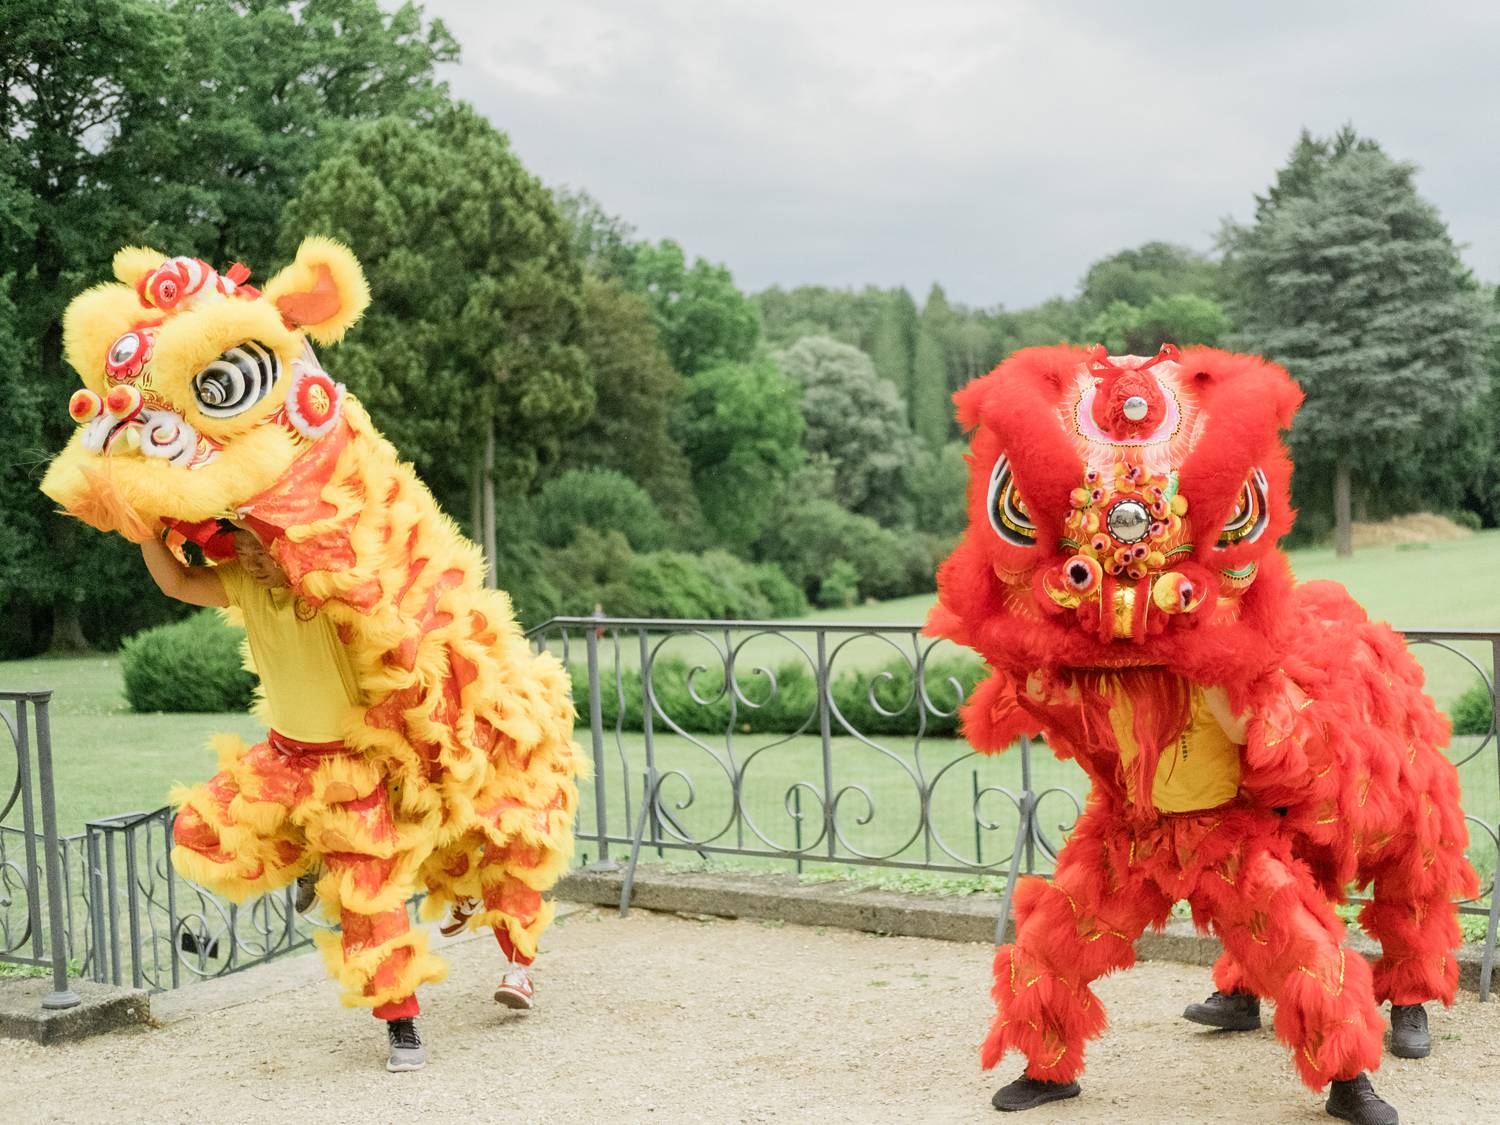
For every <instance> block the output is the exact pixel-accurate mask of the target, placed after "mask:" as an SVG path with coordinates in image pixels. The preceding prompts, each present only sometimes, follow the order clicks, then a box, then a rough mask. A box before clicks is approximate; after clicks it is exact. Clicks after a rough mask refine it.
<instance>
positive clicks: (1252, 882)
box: [1192, 824, 1384, 1090]
mask: <svg viewBox="0 0 1500 1125" xmlns="http://www.w3.org/2000/svg"><path fill="white" fill-rule="evenodd" d="M1239 847H1240V850H1239V852H1238V854H1237V855H1235V856H1234V857H1233V866H1234V867H1235V869H1236V870H1237V877H1236V878H1235V879H1234V880H1232V881H1231V880H1228V879H1224V878H1220V877H1219V873H1218V872H1217V871H1207V872H1205V873H1204V875H1203V877H1202V878H1201V879H1200V880H1199V881H1198V885H1197V887H1196V889H1195V890H1194V893H1193V895H1192V902H1193V908H1194V913H1195V915H1197V916H1199V917H1206V918H1207V920H1208V921H1209V922H1210V923H1211V924H1212V925H1213V928H1214V930H1215V932H1216V933H1217V934H1218V936H1219V939H1220V940H1221V941H1222V942H1223V943H1224V947H1225V949H1226V950H1227V951H1228V952H1229V953H1230V954H1231V955H1232V956H1233V957H1234V958H1235V959H1236V961H1237V962H1238V963H1239V966H1240V969H1241V971H1242V973H1243V979H1244V981H1245V983H1247V984H1248V985H1249V986H1250V988H1251V989H1252V990H1253V991H1255V992H1256V993H1258V994H1260V995H1263V996H1269V997H1272V998H1273V999H1274V1000H1275V1001H1276V1034H1277V1036H1278V1037H1279V1038H1280V1039H1281V1040H1282V1042H1284V1043H1286V1044H1287V1045H1288V1046H1290V1047H1291V1048H1292V1050H1293V1060H1294V1061H1295V1063H1296V1065H1297V1071H1298V1073H1299V1075H1300V1076H1301V1077H1302V1080H1303V1081H1304V1082H1306V1083H1307V1085H1309V1086H1311V1087H1312V1088H1313V1089H1315V1090H1317V1089H1321V1088H1322V1087H1323V1086H1325V1085H1326V1084H1327V1083H1328V1081H1329V1080H1330V1079H1334V1080H1350V1079H1354V1078H1356V1077H1357V1076H1359V1075H1360V1073H1361V1072H1362V1071H1365V1070H1373V1069H1375V1068H1376V1067H1377V1066H1379V1065H1380V1052H1381V1043H1380V1039H1381V1031H1382V1027H1383V1023H1384V1021H1383V1020H1382V1019H1381V1017H1380V1012H1379V1010H1378V1009H1377V1008H1376V1006H1375V1000H1374V996H1373V994H1372V993H1371V990H1370V969H1369V966H1368V965H1367V964H1366V963H1365V960H1364V958H1363V957H1361V956H1360V955H1359V954H1357V953H1351V952H1348V951H1347V950H1345V949H1344V948H1343V946H1342V942H1343V938H1344V926H1343V923H1342V922H1340V921H1339V919H1338V916H1337V915H1336V914H1335V913H1334V912H1333V909H1332V908H1331V907H1330V906H1329V904H1328V902H1327V900H1326V899H1325V898H1324V897H1323V894H1322V892H1321V891H1320V890H1319V888H1318V886H1317V884H1316V882H1315V881H1314V880H1313V878H1312V876H1311V875H1310V874H1309V872H1308V871H1307V869H1306V868H1305V867H1304V866H1303V865H1302V864H1300V863H1297V862H1295V861H1294V860H1293V859H1292V858H1291V854H1290V851H1289V850H1288V847H1287V845H1286V842H1285V841H1284V840H1282V839H1281V838H1279V837H1278V836H1277V835H1276V831H1275V825H1274V824H1267V825H1266V826H1265V829H1264V831H1263V832H1259V833H1252V834H1250V835H1249V836H1247V837H1246V838H1245V839H1244V841H1243V842H1242V843H1241V844H1240V846H1239Z"/></svg>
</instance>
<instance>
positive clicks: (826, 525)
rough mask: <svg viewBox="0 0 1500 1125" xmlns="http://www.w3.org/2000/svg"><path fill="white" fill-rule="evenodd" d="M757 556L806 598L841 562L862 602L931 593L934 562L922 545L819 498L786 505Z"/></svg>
mask: <svg viewBox="0 0 1500 1125" xmlns="http://www.w3.org/2000/svg"><path fill="white" fill-rule="evenodd" d="M760 554H761V557H762V558H764V559H766V560H767V561H768V562H773V563H776V564H777V565H778V566H780V567H781V569H782V571H783V572H785V574H786V576H787V577H788V578H790V579H791V580H792V581H793V582H795V583H797V585H799V586H801V587H802V589H803V590H804V591H805V592H806V593H807V594H808V595H809V596H812V595H815V594H816V593H817V590H818V587H819V585H821V583H822V581H823V577H824V575H826V574H827V573H828V572H829V568H830V567H832V566H833V564H834V563H835V562H837V561H838V560H840V559H842V560H843V561H844V562H847V563H848V564H849V565H850V566H852V567H853V568H854V570H855V572H856V573H857V574H858V575H859V580H860V581H859V585H860V592H861V593H862V594H864V595H865V596H866V597H870V598H880V599H882V600H884V599H886V598H900V597H905V596H906V595H908V594H916V593H921V592H923V591H926V590H931V589H933V588H934V577H933V576H934V573H935V571H936V562H935V560H934V559H933V557H932V556H931V554H930V553H929V550H928V547H927V543H926V541H925V540H924V539H922V538H921V537H919V536H914V535H909V534H908V535H901V534H897V533H896V532H894V531H889V530H887V529H886V528H883V527H881V526H880V525H879V524H878V523H876V522H875V521H874V520H872V519H870V518H869V517H868V516H861V515H856V514H855V513H853V512H849V511H845V510H844V509H843V508H841V507H840V506H839V505H838V504H837V503H835V502H834V501H833V500H828V499H823V498H813V499H806V500H802V501H801V502H793V503H791V504H789V505H788V508H787V510H786V511H785V512H783V513H782V514H781V516H780V517H779V518H778V519H777V520H776V522H775V523H774V524H773V525H772V527H771V528H770V530H768V531H767V532H766V534H765V535H764V536H763V537H762V538H761V541H760Z"/></svg>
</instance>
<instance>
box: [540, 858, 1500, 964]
mask: <svg viewBox="0 0 1500 1125" xmlns="http://www.w3.org/2000/svg"><path fill="white" fill-rule="evenodd" d="M623 882H624V872H623V871H621V870H608V869H597V868H596V869H585V870H580V871H573V872H570V873H569V874H568V875H567V876H566V877H565V878H564V879H563V880H562V881H561V882H560V883H558V885H557V890H556V895H557V897H558V898H560V899H566V900H569V901H572V902H583V903H589V904H592V905H595V906H607V907H617V906H618V905H619V903H620V890H621V888H622V886H623ZM630 902H631V906H633V907H639V908H640V909H642V910H658V911H663V912H667V913H676V914H703V915H712V916H717V917H722V918H764V919H767V920H772V921H781V922H792V923H794V924H796V925H800V926H836V927H838V928H839V929H845V930H862V931H864V932H865V933H872V934H894V935H897V936H900V937H919V938H935V939H938V940H942V941H973V942H985V943H992V942H993V941H994V940H995V919H996V916H997V915H998V914H999V910H1000V903H999V900H998V899H997V898H995V897H993V896H990V895H964V896H954V897H951V898H948V897H943V896H940V895H921V894H908V893H905V892H901V891H886V890H880V889H878V888H875V887H868V886H864V885H862V884H860V883H856V882H854V881H852V880H837V881H833V882H826V883H806V884H805V883H801V882H799V881H798V880H797V878H796V876H793V875H776V874H752V873H746V872H742V871H737V872H715V871H692V872H672V873H670V874H668V873H664V872H658V871H654V870H651V869H649V868H645V867H641V868H637V869H636V873H635V884H634V889H633V893H632V895H631V900H630ZM1014 933H1015V926H1014V923H1012V924H1011V925H1009V926H1008V927H1007V933H1006V938H1007V940H1009V939H1010V938H1011V937H1013V936H1014ZM1349 945H1350V947H1351V948H1352V949H1355V950H1358V951H1359V952H1360V953H1363V954H1365V955H1366V956H1368V957H1375V956H1378V955H1379V946H1377V945H1376V944H1375V943H1374V942H1372V941H1371V940H1370V939H1369V938H1367V937H1365V936H1364V935H1362V934H1354V935H1351V937H1350V941H1349ZM1135 951H1136V956H1137V957H1138V958H1139V959H1140V960H1142V961H1175V962H1178V963H1180V964H1184V965H1203V966H1209V965H1212V964H1213V963H1214V962H1215V961H1217V960H1218V959H1219V954H1220V953H1221V952H1223V947H1222V946H1220V945H1219V943H1218V942H1217V941H1215V940H1214V939H1213V938H1211V937H1207V936H1205V935H1203V934H1200V933H1198V931H1197V930H1195V929H1194V928H1193V925H1192V923H1191V922H1187V921H1179V920H1174V921H1172V922H1169V923H1168V924H1167V927H1166V929H1165V930H1163V931H1162V932H1161V933H1153V932H1150V931H1147V932H1146V933H1145V934H1143V935H1142V936H1141V938H1140V939H1139V940H1138V941H1137V942H1136V943H1135ZM1480 957H1481V949H1480V947H1479V946H1478V945H1477V944H1475V945H1465V946H1463V947H1462V948H1461V949H1460V950H1459V952H1458V958H1459V987H1460V988H1466V989H1468V990H1470V991H1471V992H1477V991H1478V990H1479V968H1480ZM1205 983H1206V982H1205Z"/></svg>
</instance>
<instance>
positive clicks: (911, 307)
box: [870, 288, 917, 421]
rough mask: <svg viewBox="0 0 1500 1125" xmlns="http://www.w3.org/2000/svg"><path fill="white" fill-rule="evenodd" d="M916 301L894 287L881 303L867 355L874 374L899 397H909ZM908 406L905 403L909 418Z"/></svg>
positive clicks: (906, 398)
mask: <svg viewBox="0 0 1500 1125" xmlns="http://www.w3.org/2000/svg"><path fill="white" fill-rule="evenodd" d="M916 332H917V305H916V302H915V301H913V300H912V299H911V294H910V293H908V292H907V291H906V290H905V289H904V288H903V289H894V290H892V291H891V292H890V293H888V294H886V297H885V300H884V301H883V302H882V304H881V309H880V317H879V319H878V320H876V322H875V334H874V338H873V339H872V341H871V343H870V359H871V361H872V362H873V363H874V364H875V374H877V375H879V376H880V377H881V378H882V379H884V380H885V381H886V382H888V383H890V384H891V385H892V386H894V387H895V388H896V390H897V392H898V393H899V394H900V395H901V401H902V402H904V403H908V404H909V403H910V401H911V370H912V351H913V348H914V347H915V344H916ZM909 420H910V407H909V405H908V421H909Z"/></svg>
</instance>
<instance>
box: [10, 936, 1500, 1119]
mask: <svg viewBox="0 0 1500 1125" xmlns="http://www.w3.org/2000/svg"><path fill="white" fill-rule="evenodd" d="M546 950H547V951H546V953H545V955H544V956H543V958H542V961H541V964H540V966H539V969H538V974H537V979H538V989H539V1000H540V1002H541V1006H540V1007H539V1008H538V1010H537V1011H535V1012H532V1013H530V1014H527V1015H519V1014H515V1013H510V1012H507V1011H505V1010H503V1009H501V1008H500V1007H499V1006H498V1005H496V1004H495V1003H494V1002H493V1001H492V1000H491V999H490V990H491V988H492V987H493V984H494V981H495V978H496V975H497V965H498V954H497V952H496V950H495V948H494V945H493V944H492V942H491V941H489V940H488V939H479V940H469V941H465V942H463V943H460V944H457V945H452V946H450V947H448V949H447V951H446V952H447V956H448V957H449V960H450V963H451V965H452V975H451V976H450V977H449V979H448V981H447V982H446V983H444V984H442V985H439V986H437V987H434V988H431V989H428V990H427V991H426V992H425V993H424V1001H425V1003H426V1006H427V1013H426V1015H425V1017H424V1019H423V1021H422V1027H423V1030H424V1032H425V1034H426V1036H427V1038H428V1040H429V1042H430V1045H431V1051H432V1061H431V1063H430V1064H429V1065H428V1067H427V1069H426V1070H425V1071H422V1072H419V1073H415V1074H401V1075H390V1074H387V1073H385V1071H384V1070H383V1069H382V1065H381V1064H382V1062H383V1059H384V1036H383V1035H382V1033H381V1029H380V1028H379V1027H378V1026H377V1025H376V1024H375V1022H374V1021H373V1020H372V1019H371V1018H370V1017H369V1016H368V1015H367V1014H366V1013H364V1012H356V1011H349V1010H347V1009H343V1008H340V1007H339V1006H338V1005H337V1002H336V1001H335V999H334V996H333V991H332V988H331V986H330V985H328V984H327V983H325V982H323V981H322V980H321V979H320V977H321V969H320V966H318V965H317V964H316V963H315V960H314V959H309V958H298V959H296V960H295V961H290V962H285V963H282V964H280V965H277V966H271V967H268V968H265V969H261V970H256V971H253V972H251V973H247V974H242V975H241V976H240V977H238V978H237V979H235V980H233V981H232V982H231V981H226V982H223V984H222V986H221V985H217V984H211V985H201V986H198V989H199V990H200V991H199V992H198V993H197V994H196V996H194V995H193V992H194V990H192V989H187V990H181V991H180V992H179V993H178V994H176V995H174V996H173V997H171V998H159V1000H158V1004H157V1008H158V1010H159V1012H160V1013H161V1014H162V1015H163V1018H164V1019H166V1020H168V1021H169V1022H168V1023H167V1025H166V1026H165V1027H163V1028H160V1029H157V1030H153V1031H143V1032H139V1033H130V1034H121V1035H114V1036H108V1037H104V1038H99V1039H94V1040H90V1041H86V1042H84V1043H80V1044H75V1045H71V1046H67V1047H56V1048H50V1049H44V1048H40V1047H36V1046H34V1045H31V1044H29V1043H19V1042H14V1041H5V1040H0V1046H3V1048H4V1056H3V1057H4V1059H5V1067H6V1071H7V1074H6V1079H7V1087H8V1090H7V1096H6V1100H5V1101H6V1104H5V1107H4V1111H3V1119H4V1121H5V1122H6V1125H11V1123H20V1122H32V1121H64V1122H91V1121H110V1122H125V1121H150V1122H200V1123H210V1122H212V1123H218V1122H246V1123H248V1122H256V1123H257V1125H258V1123H260V1122H280V1121H287V1122H298V1123H299V1125H314V1123H320V1122H351V1123H353V1122H357V1123H359V1125H376V1123H382V1125H383V1123H386V1122H403V1121H410V1122H427V1121H438V1122H455V1123H456V1122H469V1121H480V1120H485V1121H516V1120H521V1121H527V1120H532V1121H534V1120H541V1119H543V1118H544V1117H545V1118H546V1119H548V1120H551V1121H556V1122H563V1123H567V1122H596V1121H598V1122H637V1121H649V1122H677V1121H712V1122H724V1121H818V1122H826V1121H859V1122H871V1121H876V1120H891V1121H898V1122H908V1121H929V1122H966V1121H975V1122H980V1121H989V1122H998V1121H999V1120H1001V1119H1000V1118H999V1117H998V1116H997V1115H996V1114H995V1113H994V1111H993V1110H991V1109H990V1108H989V1097H990V1094H991V1093H992V1092H993V1091H994V1089H995V1088H996V1087H997V1086H999V1085H1001V1084H1003V1083H1004V1082H1006V1081H1009V1080H1010V1079H1011V1078H1013V1077H1014V1076H1015V1075H1016V1074H1018V1073H1019V1072H1020V1070H1021V1065H1022V1064H1021V1061H1020V1059H1019V1056H1011V1057H1010V1058H1008V1059H1006V1060H1004V1061H1003V1062H1002V1063H1001V1065H1000V1069H999V1070H998V1071H997V1072H995V1073H993V1074H985V1073H983V1072H982V1071H980V1069H979V1065H978V1061H977V1058H978V1052H977V1043H978V1041H979V1039H980V1038H981V1036H982V1035H983V1033H984V1031H985V1029H986V1027H987V1025H988V1020H989V1016H990V1012H991V1006H990V1001H989V999H988V996H987V989H988V978H989V961H990V956H991V951H990V949H989V948H988V947H985V946H980V945H962V944H956V943H952V942H940V941H924V940H920V939H915V938H881V937H874V936H870V935H866V934H856V933H849V932H845V931H838V930H823V929H811V928H804V927H797V926H783V925H779V924H777V923H765V922H752V921H742V922H730V921H722V920H713V921H703V920H696V919H687V918H681V917H673V916H666V915H653V914H649V913H645V912H641V911H637V912H636V913H635V914H633V915H632V916H631V917H630V918H629V919H627V920H623V921H622V920H620V919H619V918H616V917H614V916H613V915H611V914H600V913H597V912H594V911H591V910H582V911H578V912H575V913H573V914H571V915H570V916H568V917H566V918H564V919H562V920H561V921H560V922H559V924H558V925H557V926H556V928H555V929H554V930H553V931H552V932H551V934H550V935H549V937H548V940H547V942H546ZM1209 988H1210V986H1209V983H1208V976H1207V972H1206V971H1205V970H1201V969H1193V968H1187V967H1184V966H1179V965H1171V964H1165V963H1153V964H1143V965H1140V966H1138V967H1137V968H1135V969H1134V970H1132V971H1131V972H1129V973H1126V974H1123V975H1118V976H1115V977H1112V978H1110V979H1108V980H1105V981H1103V982H1101V983H1100V984H1099V986H1098V992H1099V995H1100V997H1101V998H1102V999H1103V1000H1104V1002H1105V1004H1106V1006H1107V1007H1108V1008H1109V1009H1110V1011H1111V1014H1112V1017H1113V1021H1114V1027H1113V1029H1112V1030H1111V1031H1110V1032H1108V1033H1106V1035H1105V1037H1104V1038H1103V1040H1101V1041H1100V1042H1098V1043H1097V1044H1096V1045H1095V1046H1094V1047H1093V1048H1092V1050H1091V1052H1090V1056H1089V1061H1090V1065H1089V1071H1088V1073H1087V1074H1086V1075H1085V1076H1084V1093H1083V1096H1082V1097H1080V1098H1078V1099H1076V1100H1074V1101H1071V1102H1065V1103H1062V1104H1061V1105H1060V1106H1057V1107H1047V1108H1044V1109H1041V1110H1036V1111H1033V1112H1031V1113H1028V1114H1025V1115H1023V1116H1022V1117H1021V1118H1019V1119H1020V1120H1023V1121H1025V1122H1026V1123H1027V1125H1049V1123H1053V1122H1070V1123H1075V1122H1076V1123H1089V1122H1111V1123H1116V1122H1121V1121H1129V1122H1141V1123H1145V1122H1173V1123H1177V1122H1210V1121H1212V1122H1252V1121H1253V1122H1307V1123H1309V1125H1312V1123H1316V1122H1320V1121H1321V1122H1327V1121H1331V1120H1332V1119H1331V1118H1328V1117H1327V1116H1325V1115H1324V1114H1323V1112H1322V1100H1321V1099H1320V1098H1319V1097H1317V1096H1316V1095H1314V1094H1312V1093H1311V1092H1310V1091H1308V1090H1307V1089H1305V1088H1304V1087H1303V1086H1302V1085H1301V1084H1300V1083H1299V1082H1297V1080H1296V1078H1295V1077H1294V1075H1293V1072H1292V1069H1291V1065H1290V1063H1289V1062H1288V1060H1287V1058H1286V1053H1285V1051H1284V1050H1283V1049H1282V1048H1281V1046H1280V1045H1279V1044H1278V1043H1277V1042H1276V1041H1275V1039H1274V1038H1273V1037H1272V1035H1271V1033H1270V1031H1269V1030H1266V1031H1262V1032H1257V1033H1253V1034H1241V1035H1227V1034H1225V1033H1217V1032H1208V1031H1203V1030H1198V1029H1194V1028H1192V1027H1191V1026H1190V1025H1188V1024H1185V1023H1183V1022H1182V1021H1181V1020H1180V1019H1179V1018H1178V1015H1179V1013H1180V1012H1181V1010H1182V1008H1183V1005H1184V1004H1186V1003H1187V1002H1189V1001H1192V1000H1196V999H1200V998H1201V997H1202V996H1203V995H1204V994H1206V993H1207V992H1208V991H1209ZM1462 996H1463V998H1462V1000H1461V1001H1460V1003H1459V1004H1458V1005H1457V1006H1456V1007H1454V1008H1453V1009H1452V1010H1450V1011H1446V1012H1445V1011H1443V1010H1441V1009H1438V1010H1437V1011H1435V1012H1433V1013H1432V1015H1433V1034H1434V1041H1435V1050H1434V1054H1433V1056H1432V1057H1431V1058H1429V1059H1427V1060H1425V1061H1423V1062H1407V1061H1403V1060H1400V1059H1393V1058H1387V1060H1386V1062H1385V1065H1384V1066H1383V1067H1382V1068H1381V1070H1380V1073H1379V1074H1378V1075H1377V1076H1376V1088H1377V1089H1378V1090H1380V1091H1381V1092H1382V1094H1384V1095H1385V1096H1386V1097H1387V1098H1389V1099H1390V1100H1391V1101H1393V1102H1394V1103H1395V1104H1396V1105H1397V1106H1398V1107H1399V1108H1400V1109H1401V1110H1402V1120H1403V1121H1405V1122H1408V1123H1409V1125H1433V1123H1446V1122H1453V1123H1459V1122H1462V1123H1464V1125H1469V1123H1472V1122H1480V1121H1495V1120H1497V1119H1500V1108H1497V1107H1500V1003H1492V1004H1488V1005H1481V1004H1479V1003H1477V1002H1476V1000H1475V999H1474V997H1473V995H1472V994H1471V993H1465V994H1462Z"/></svg>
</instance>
